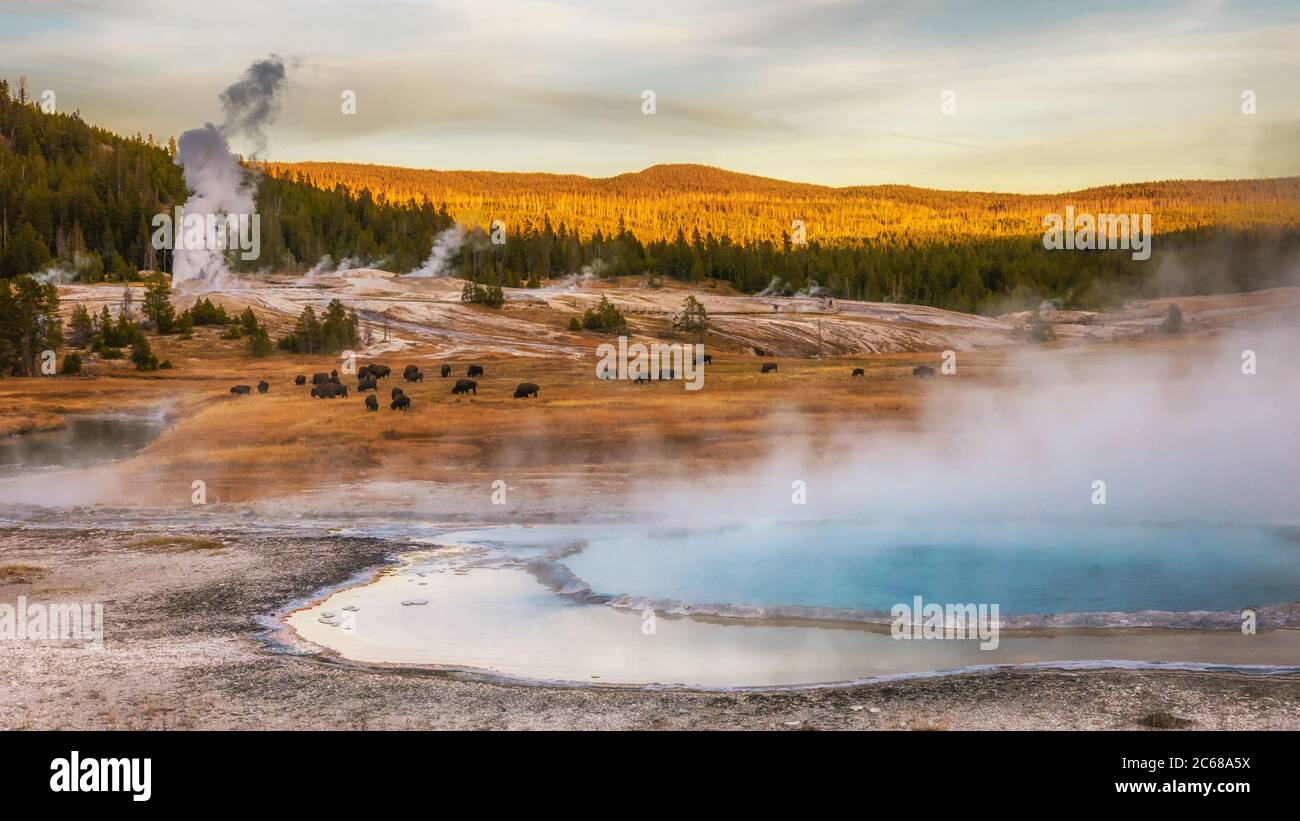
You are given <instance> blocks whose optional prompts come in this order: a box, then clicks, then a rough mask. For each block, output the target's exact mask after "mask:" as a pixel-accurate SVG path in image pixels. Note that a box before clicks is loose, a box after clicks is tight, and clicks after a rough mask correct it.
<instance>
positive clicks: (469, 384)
mask: <svg viewBox="0 0 1300 821" xmlns="http://www.w3.org/2000/svg"><path fill="white" fill-rule="evenodd" d="M451 392H452V393H472V394H474V395H475V396H478V383H477V382H475V381H474V380H473V379H457V380H456V384H455V385H454V386H452V389H451Z"/></svg>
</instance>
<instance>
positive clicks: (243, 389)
mask: <svg viewBox="0 0 1300 821" xmlns="http://www.w3.org/2000/svg"><path fill="white" fill-rule="evenodd" d="M230 392H231V393H233V394H235V395H236V396H248V395H249V394H250V393H252V392H253V389H252V388H250V387H248V386H247V385H236V386H235V387H233V388H231V389H230Z"/></svg>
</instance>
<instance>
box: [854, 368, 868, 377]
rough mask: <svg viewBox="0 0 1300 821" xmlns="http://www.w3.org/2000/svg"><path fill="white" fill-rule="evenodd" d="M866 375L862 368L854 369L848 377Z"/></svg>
mask: <svg viewBox="0 0 1300 821" xmlns="http://www.w3.org/2000/svg"><path fill="white" fill-rule="evenodd" d="M866 375H867V372H866V371H865V370H863V369H862V368H854V369H853V373H852V374H851V375H850V376H866Z"/></svg>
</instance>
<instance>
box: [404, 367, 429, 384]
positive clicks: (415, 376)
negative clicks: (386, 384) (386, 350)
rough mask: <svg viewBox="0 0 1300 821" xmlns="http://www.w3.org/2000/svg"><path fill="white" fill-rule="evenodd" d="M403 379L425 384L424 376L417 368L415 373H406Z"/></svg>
mask: <svg viewBox="0 0 1300 821" xmlns="http://www.w3.org/2000/svg"><path fill="white" fill-rule="evenodd" d="M402 378H403V379H405V380H406V381H407V382H423V381H424V374H422V373H420V369H419V368H416V369H415V370H413V371H407V372H406V373H404V374H402Z"/></svg>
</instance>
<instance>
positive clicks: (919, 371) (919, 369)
mask: <svg viewBox="0 0 1300 821" xmlns="http://www.w3.org/2000/svg"><path fill="white" fill-rule="evenodd" d="M912 376H916V377H920V378H921V379H929V378H930V377H932V376H934V368H931V367H930V366H929V365H917V366H916V367H915V368H912Z"/></svg>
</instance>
